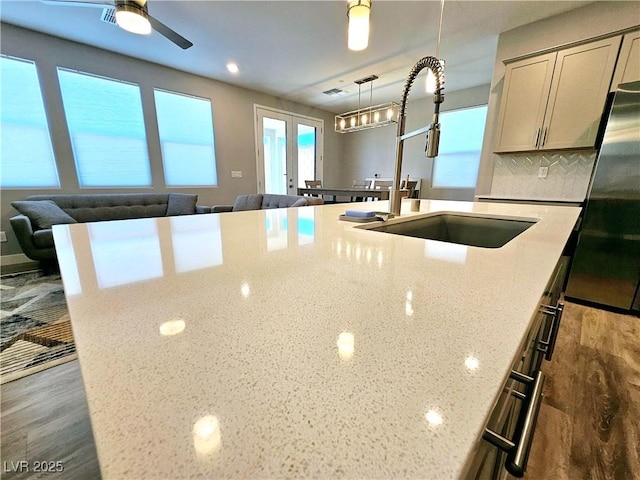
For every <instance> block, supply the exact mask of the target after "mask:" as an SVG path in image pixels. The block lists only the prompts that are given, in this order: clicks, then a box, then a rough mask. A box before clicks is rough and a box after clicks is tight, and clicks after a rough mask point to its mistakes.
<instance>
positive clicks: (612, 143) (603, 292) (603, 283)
mask: <svg viewBox="0 0 640 480" xmlns="http://www.w3.org/2000/svg"><path fill="white" fill-rule="evenodd" d="M595 168H596V169H595V173H594V176H593V182H592V185H591V191H590V193H589V196H588V198H587V202H586V207H585V212H584V218H583V221H582V228H581V232H580V236H579V240H578V244H577V247H576V250H575V254H574V257H573V262H572V266H571V272H570V275H569V282H568V284H567V290H566V296H567V297H572V298H577V299H581V300H586V301H589V302H594V303H598V304H602V305H607V306H610V307H616V308H619V309H624V310H632V311H633V313H635V314H638V313H639V312H640V291H639V289H640V82H631V83H626V84H622V85H620V86H619V88H618V89H617V90H616V92H615V94H614V98H613V103H612V107H611V110H610V114H609V118H608V120H607V124H606V129H605V133H604V137H603V140H602V146H601V148H600V153H599V155H598V160H597V162H596V167H595Z"/></svg>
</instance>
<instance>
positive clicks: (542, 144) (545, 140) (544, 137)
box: [540, 127, 547, 148]
mask: <svg viewBox="0 0 640 480" xmlns="http://www.w3.org/2000/svg"><path fill="white" fill-rule="evenodd" d="M546 142H547V127H544V133H543V134H542V143H541V144H540V148H542V147H544V144H545V143H546Z"/></svg>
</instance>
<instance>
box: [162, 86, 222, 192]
mask: <svg viewBox="0 0 640 480" xmlns="http://www.w3.org/2000/svg"><path fill="white" fill-rule="evenodd" d="M154 94H155V101H156V113H157V116H158V131H159V133H160V146H161V148H162V162H163V165H164V178H165V183H166V184H167V186H170V187H179V186H205V185H206V186H210V185H217V184H218V176H217V173H216V154H215V145H214V134H213V116H212V113H211V111H212V110H211V101H210V100H208V99H205V98H197V97H192V96H188V95H183V94H179V93H173V92H167V91H164V90H154Z"/></svg>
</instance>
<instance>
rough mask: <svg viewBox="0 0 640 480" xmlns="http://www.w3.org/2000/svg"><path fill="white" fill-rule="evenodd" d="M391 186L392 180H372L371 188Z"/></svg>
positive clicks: (377, 188)
mask: <svg viewBox="0 0 640 480" xmlns="http://www.w3.org/2000/svg"><path fill="white" fill-rule="evenodd" d="M392 186H393V180H374V181H373V185H372V186H371V188H375V189H376V190H384V189H387V190H390V189H391V187H392Z"/></svg>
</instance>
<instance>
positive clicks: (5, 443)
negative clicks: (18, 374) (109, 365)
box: [0, 360, 100, 480]
mask: <svg viewBox="0 0 640 480" xmlns="http://www.w3.org/2000/svg"><path fill="white" fill-rule="evenodd" d="M1 388H2V390H1V394H2V403H1V408H0V410H1V412H2V414H1V417H0V418H1V422H2V423H1V427H2V434H1V437H0V445H1V449H0V450H1V457H2V463H1V467H2V470H1V472H2V474H1V476H2V478H3V479H6V480H9V479H27V478H29V479H31V478H47V479H51V480H53V479H63V478H64V479H78V480H85V479H86V480H89V479H99V478H100V468H99V465H98V458H97V456H96V448H95V444H94V441H93V433H92V431H91V424H90V422H89V410H88V408H87V401H86V398H85V394H84V387H83V386H82V378H81V376H80V366H79V364H78V361H77V360H74V361H71V362H68V363H65V364H63V365H60V366H57V367H53V368H50V369H48V370H45V371H42V372H39V373H36V374H34V375H29V376H28V377H24V378H21V379H19V380H15V381H13V382H10V383H7V384H5V385H2V387H1ZM19 462H27V463H26V464H25V463H19ZM36 462H49V463H48V464H46V465H45V467H53V470H56V469H58V470H59V469H60V467H59V465H56V464H55V462H61V465H62V468H63V471H62V472H52V473H46V472H42V473H36V472H35V471H34V470H35V469H36V468H38V467H41V465H40V464H38V463H36ZM50 462H53V465H52V464H51V463H50ZM40 470H41V468H40Z"/></svg>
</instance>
